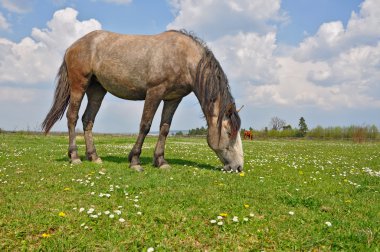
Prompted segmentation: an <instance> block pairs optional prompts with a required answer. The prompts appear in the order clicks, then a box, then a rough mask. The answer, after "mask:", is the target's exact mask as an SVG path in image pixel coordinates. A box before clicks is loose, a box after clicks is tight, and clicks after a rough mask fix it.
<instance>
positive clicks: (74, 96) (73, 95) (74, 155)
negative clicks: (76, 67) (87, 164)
mask: <svg viewBox="0 0 380 252" xmlns="http://www.w3.org/2000/svg"><path fill="white" fill-rule="evenodd" d="M84 92H85V90H84V88H79V89H73V88H71V92H70V103H69V107H68V109H67V112H66V117H67V127H68V130H69V152H68V155H69V158H70V162H71V163H72V164H79V163H81V161H80V158H79V155H78V147H77V145H76V141H75V126H76V124H77V121H78V112H79V108H80V104H81V103H82V99H83V96H84Z"/></svg>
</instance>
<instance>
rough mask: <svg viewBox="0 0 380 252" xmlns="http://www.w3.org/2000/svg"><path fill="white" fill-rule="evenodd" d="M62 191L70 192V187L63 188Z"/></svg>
mask: <svg viewBox="0 0 380 252" xmlns="http://www.w3.org/2000/svg"><path fill="white" fill-rule="evenodd" d="M63 190H64V191H70V190H71V188H70V187H65V188H64V189H63Z"/></svg>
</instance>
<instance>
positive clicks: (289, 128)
mask: <svg viewBox="0 0 380 252" xmlns="http://www.w3.org/2000/svg"><path fill="white" fill-rule="evenodd" d="M282 129H283V130H291V129H292V126H291V125H290V124H288V125H285V126H284V127H282Z"/></svg>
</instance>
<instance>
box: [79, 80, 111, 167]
mask: <svg viewBox="0 0 380 252" xmlns="http://www.w3.org/2000/svg"><path fill="white" fill-rule="evenodd" d="M106 93H107V91H106V90H105V89H104V88H103V87H102V86H101V85H100V83H99V82H98V81H97V80H96V79H95V78H94V77H93V79H92V80H91V83H90V84H89V86H88V88H87V91H86V95H87V99H88V103H87V107H86V110H85V112H84V114H83V116H82V122H83V131H84V139H85V142H86V156H87V159H88V160H90V161H93V162H95V163H101V162H102V160H101V159H100V158H99V157H98V154H97V153H96V149H95V145H94V140H93V136H92V127H93V125H94V122H95V117H96V114H97V113H98V111H99V108H100V105H101V104H102V101H103V98H104V96H105V94H106Z"/></svg>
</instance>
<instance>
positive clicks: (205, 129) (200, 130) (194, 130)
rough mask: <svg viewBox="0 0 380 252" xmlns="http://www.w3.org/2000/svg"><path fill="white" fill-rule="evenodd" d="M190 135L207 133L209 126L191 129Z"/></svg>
mask: <svg viewBox="0 0 380 252" xmlns="http://www.w3.org/2000/svg"><path fill="white" fill-rule="evenodd" d="M189 135H190V136H201V135H207V128H205V127H203V126H202V127H201V128H196V129H191V130H189Z"/></svg>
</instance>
